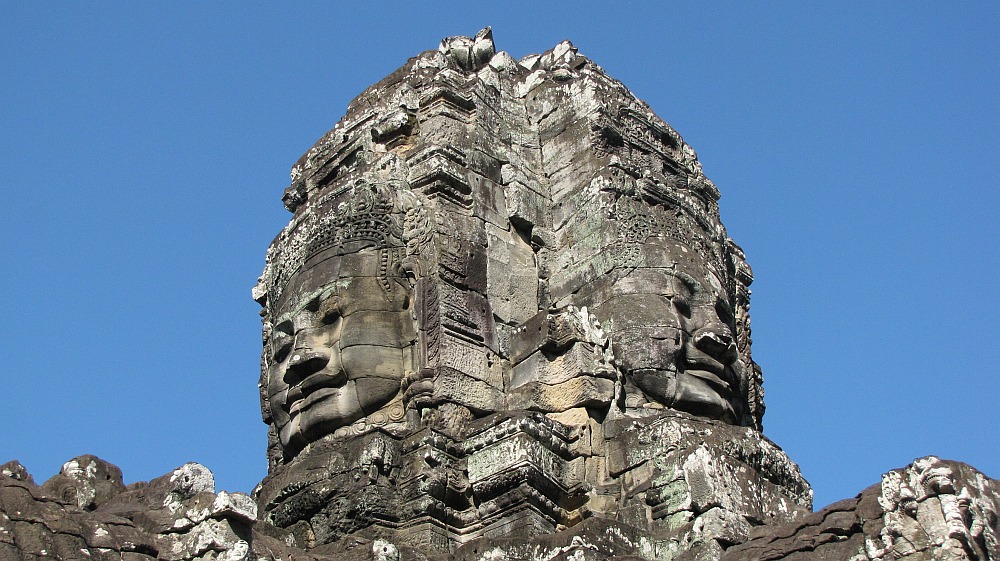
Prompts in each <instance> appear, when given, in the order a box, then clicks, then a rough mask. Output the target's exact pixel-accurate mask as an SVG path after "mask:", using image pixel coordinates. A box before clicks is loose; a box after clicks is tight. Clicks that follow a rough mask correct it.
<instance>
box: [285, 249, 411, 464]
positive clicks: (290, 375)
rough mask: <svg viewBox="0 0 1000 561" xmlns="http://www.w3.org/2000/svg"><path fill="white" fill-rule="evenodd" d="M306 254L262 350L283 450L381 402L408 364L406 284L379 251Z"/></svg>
mask: <svg viewBox="0 0 1000 561" xmlns="http://www.w3.org/2000/svg"><path fill="white" fill-rule="evenodd" d="M327 253H346V254H334V255H326V256H323V255H321V256H318V257H314V258H312V259H311V260H310V261H309V262H307V263H306V266H305V267H303V268H302V269H301V270H300V271H299V272H297V273H296V274H295V275H294V276H293V277H292V278H291V279H290V281H289V283H288V285H287V287H286V288H285V289H284V291H283V293H282V299H281V301H280V302H279V304H278V306H277V308H276V313H275V316H274V321H273V325H272V329H271V334H270V337H269V340H268V345H267V350H266V352H268V353H269V355H270V356H269V357H268V365H269V366H268V370H267V398H268V400H269V402H270V408H271V415H272V417H273V419H274V423H275V427H276V429H277V432H278V436H279V439H280V442H281V446H282V448H283V449H284V451H285V455H286V456H290V455H294V454H295V453H296V452H297V451H299V450H301V449H302V448H303V447H304V446H305V445H306V444H309V443H310V442H314V441H316V440H318V439H319V438H321V437H323V436H325V435H328V434H332V433H333V432H334V431H336V430H337V429H338V428H340V427H344V426H346V425H349V424H351V423H353V422H355V421H357V420H359V419H361V418H363V417H365V416H368V415H372V414H373V413H376V412H377V411H379V410H380V409H382V408H384V407H385V406H387V405H388V404H389V403H390V402H392V401H393V400H394V398H397V397H398V395H399V393H400V383H401V380H402V379H403V376H404V373H405V372H406V371H407V370H409V369H412V368H413V366H412V365H413V346H414V342H415V341H416V335H415V329H414V325H413V320H412V319H411V316H410V311H409V308H410V305H411V302H410V300H411V298H410V291H409V289H408V288H407V286H408V285H407V283H406V280H405V279H403V278H398V277H393V276H391V275H390V276H386V274H385V273H383V272H381V271H380V263H381V262H382V261H381V259H380V252H379V250H377V249H374V248H365V249H360V250H359V251H357V252H354V253H347V252H345V251H343V250H340V251H337V252H327Z"/></svg>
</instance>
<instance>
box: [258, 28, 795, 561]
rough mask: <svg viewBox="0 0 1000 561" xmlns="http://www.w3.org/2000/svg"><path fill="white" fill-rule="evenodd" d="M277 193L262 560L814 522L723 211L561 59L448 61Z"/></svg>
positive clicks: (670, 144) (679, 541) (662, 550)
mask: <svg viewBox="0 0 1000 561" xmlns="http://www.w3.org/2000/svg"><path fill="white" fill-rule="evenodd" d="M292 181H293V182H292V185H291V186H290V187H289V188H288V189H287V190H286V191H285V196H284V198H283V200H284V202H285V204H286V206H287V207H288V209H289V210H290V211H291V212H292V213H293V217H292V220H291V222H290V223H289V225H288V226H287V227H286V228H285V229H284V230H283V231H282V232H281V233H280V234H279V235H278V237H277V238H276V239H275V241H274V242H273V243H272V244H271V247H270V249H269V250H268V255H267V266H266V268H265V270H264V273H263V275H262V276H261V279H260V282H259V283H258V285H257V287H256V288H255V290H254V295H255V298H256V299H257V300H258V302H260V303H261V305H262V306H263V317H264V341H265V349H264V354H263V357H262V365H263V367H262V376H261V384H260V386H261V397H262V405H263V408H262V409H263V416H264V420H265V422H266V423H268V425H269V426H270V434H271V440H270V442H271V445H270V473H269V475H268V477H267V479H265V480H264V482H262V484H261V485H260V487H259V488H258V490H257V495H256V496H257V499H258V504H259V506H260V509H261V517H262V520H263V522H262V524H268V525H269V527H270V530H269V534H270V535H272V536H275V537H278V538H279V539H281V540H282V541H284V542H285V543H286V544H289V545H291V546H294V547H296V548H300V549H304V550H308V551H313V552H319V551H326V550H330V551H333V550H334V549H336V551H338V552H339V553H338V554H339V555H348V553H347V552H348V550H352V551H353V550H354V549H356V548H350V547H348V545H349V544H350V543H353V542H352V540H358V539H366V540H376V541H372V542H371V543H373V544H374V543H381V542H377V540H382V541H383V542H385V543H388V544H392V546H393V547H396V548H410V549H412V550H413V551H419V552H422V553H423V554H424V555H429V556H435V555H438V556H440V555H451V554H455V555H459V554H460V555H461V556H463V557H461V558H475V557H476V556H477V555H499V554H500V553H497V551H499V550H496V547H500V546H499V545H496V544H500V543H507V544H508V545H507V546H503V547H508V546H509V547H514V546H513V544H514V543H515V542H504V541H503V540H515V541H516V543H518V544H519V545H518V547H522V546H523V547H524V548H528V549H523V550H518V551H522V553H515V552H514V551H515V550H514V549H509V550H504V551H506V553H503V555H507V556H514V557H510V558H512V559H513V558H520V557H518V556H520V555H528V556H529V557H526V558H532V559H534V558H536V557H537V556H539V555H541V556H543V558H545V556H548V557H552V558H561V557H560V556H562V557H566V558H569V557H573V556H577V557H579V556H583V557H588V556H593V555H644V556H652V557H656V558H664V557H676V556H679V555H682V554H691V555H694V554H695V552H702V553H699V555H702V554H704V555H708V554H712V555H714V553H711V552H716V553H717V552H721V551H722V550H723V549H724V548H725V547H728V546H729V545H732V544H734V543H739V542H742V541H743V540H745V539H746V537H747V535H748V533H749V531H750V529H751V528H753V527H756V526H759V525H761V524H769V523H773V522H784V521H790V520H794V519H795V518H796V517H798V516H800V515H802V514H804V513H806V512H808V510H809V508H810V506H811V491H810V490H809V487H808V484H807V483H806V482H805V481H804V480H803V479H802V477H801V475H800V474H799V472H798V468H797V466H795V464H794V463H792V462H791V461H790V460H789V459H788V458H787V457H786V456H785V455H784V453H782V452H781V450H780V449H779V448H778V447H777V446H775V445H774V444H772V443H771V442H770V441H768V440H766V439H765V438H763V437H762V436H761V435H760V432H759V430H760V428H761V419H762V415H763V410H764V407H763V398H762V396H763V392H762V390H761V377H760V369H759V368H758V367H757V366H756V364H755V363H754V362H753V359H752V357H751V351H750V330H749V314H748V310H749V289H748V287H749V285H750V283H751V281H752V274H751V272H750V268H749V267H748V266H747V264H746V260H745V259H744V256H743V253H742V251H741V250H740V248H739V247H738V246H737V245H736V244H735V243H734V242H733V241H732V240H731V239H730V238H729V237H728V236H727V235H726V231H725V228H724V227H723V226H722V223H721V221H720V220H719V211H718V204H717V201H718V199H719V193H718V190H717V189H716V188H715V186H714V185H713V184H712V182H711V181H709V180H708V179H707V178H706V177H705V175H704V173H703V172H702V170H701V166H700V164H699V163H698V161H697V157H696V155H695V153H694V151H693V150H692V149H691V148H690V147H689V146H688V145H687V144H686V143H684V141H683V139H681V137H680V135H678V134H677V132H676V131H674V130H673V129H672V128H671V127H670V126H669V125H668V124H666V123H665V122H664V121H662V120H661V119H660V118H659V117H657V116H656V115H654V114H653V113H652V111H651V110H650V109H649V107H648V106H646V105H645V104H644V103H643V102H641V101H640V100H638V99H636V98H635V97H634V96H633V95H632V94H631V93H630V92H629V91H628V89H627V88H625V87H624V86H623V85H621V84H620V83H619V82H617V81H615V80H614V79H612V78H610V77H609V76H607V74H605V73H604V72H603V70H602V69H601V68H600V67H599V66H597V65H596V64H594V63H593V62H591V61H590V60H588V59H587V58H586V57H584V56H582V55H580V54H579V53H578V52H577V50H576V48H575V47H573V46H572V45H571V44H570V43H568V42H564V43H561V44H559V45H557V46H556V47H555V48H554V49H553V50H551V51H549V52H546V53H543V54H541V55H533V56H529V57H526V58H524V59H522V60H521V61H515V60H514V59H513V58H511V57H510V56H509V55H508V54H506V53H504V52H502V51H501V52H497V51H496V49H495V47H494V46H493V43H492V34H491V33H490V31H489V30H484V31H483V32H481V33H480V34H478V35H477V36H476V37H474V38H468V37H449V38H447V39H445V40H443V41H442V43H441V47H440V48H439V49H438V50H436V51H427V52H425V53H422V54H421V55H419V56H417V57H415V58H413V59H410V61H408V62H407V63H406V64H405V65H404V66H403V67H402V68H400V69H399V70H397V71H396V72H394V73H393V74H391V75H390V76H389V77H387V78H386V79H384V80H383V81H381V82H379V83H378V84H376V85H374V86H372V87H371V88H369V89H368V90H366V91H365V92H363V93H362V94H361V95H360V96H359V97H358V98H357V99H355V100H354V101H353V102H352V103H351V104H350V106H349V107H348V110H347V114H346V115H345V116H344V117H343V119H341V121H340V122H339V123H337V125H336V126H335V127H334V128H333V130H331V131H330V132H329V133H327V134H326V135H325V136H324V137H323V138H322V139H320V141H319V142H317V143H316V145H315V146H313V148H312V149H310V150H309V152H308V153H307V154H306V155H304V156H303V157H302V158H301V159H300V160H299V162H298V163H297V164H296V165H295V166H294V168H293V170H292ZM581 524H587V525H589V526H588V527H594V528H598V527H600V528H605V530H602V531H607V532H610V533H617V534H616V535H619V536H620V539H615V540H611V541H609V542H607V543H605V544H604V545H601V546H597V545H594V546H593V547H591V546H584V545H581V544H579V543H576V542H574V541H573V540H576V541H579V540H584V541H587V540H589V541H587V543H590V542H594V543H598V542H601V539H603V538H601V539H597V538H596V537H595V536H593V535H588V534H586V533H585V532H584V533H571V530H572V529H574V528H577V529H579V528H582V527H583V526H581ZM595 540H596V541H595ZM601 543H603V542H601ZM476 544H480V545H481V546H482V547H483V548H485V549H481V548H480V546H479V545H476ZM490 544H494V545H490ZM626 544H627V545H626ZM487 545H490V547H486V546H487ZM359 547H360V546H359ZM373 547H374V546H373ZM548 547H552V548H555V549H553V550H552V552H550V553H543V550H545V548H548ZM330 548H334V549H330ZM337 548H339V549H337ZM491 548H492V549H491ZM532 548H535V549H532ZM560 548H562V549H560ZM363 549H364V551H365V552H367V551H368V549H367V546H366V548H363ZM376 549H377V548H376ZM501 549H503V548H501ZM480 550H481V551H491V552H492V553H480ZM529 550H531V551H534V553H526V552H527V551H529ZM556 550H558V551H556ZM372 551H374V550H372ZM394 551H395V550H394ZM399 551H403V550H399ZM459 552H461V553H459ZM470 552H471V553H470ZM365 555H368V553H365ZM384 555H395V553H391V552H389V551H388V550H387V552H384Z"/></svg>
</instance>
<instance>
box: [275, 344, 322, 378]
mask: <svg viewBox="0 0 1000 561" xmlns="http://www.w3.org/2000/svg"><path fill="white" fill-rule="evenodd" d="M329 362H330V355H328V354H326V353H321V352H317V351H314V350H311V349H303V348H298V349H295V350H293V351H292V356H291V358H289V359H288V369H287V370H286V373H287V374H291V375H292V377H294V378H295V380H294V381H298V380H302V379H303V378H305V377H306V376H309V375H310V374H312V373H314V372H319V371H320V370H323V369H324V368H326V365H327V363H329ZM288 381H289V382H293V380H288Z"/></svg>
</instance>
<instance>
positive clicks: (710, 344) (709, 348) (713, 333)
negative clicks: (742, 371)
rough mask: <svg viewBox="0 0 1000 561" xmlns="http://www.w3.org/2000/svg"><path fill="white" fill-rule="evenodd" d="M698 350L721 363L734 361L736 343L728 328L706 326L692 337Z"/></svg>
mask: <svg viewBox="0 0 1000 561" xmlns="http://www.w3.org/2000/svg"><path fill="white" fill-rule="evenodd" d="M694 344H695V346H696V347H698V349H699V350H700V351H702V352H704V353H706V354H708V355H709V356H711V357H712V358H715V359H716V360H719V361H720V362H723V363H729V362H732V361H733V360H735V359H736V342H735V341H733V335H732V333H730V331H729V328H727V327H723V326H707V327H705V328H703V329H701V330H699V331H698V333H697V334H696V335H695V337H694Z"/></svg>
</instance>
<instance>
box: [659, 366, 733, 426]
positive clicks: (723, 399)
mask: <svg viewBox="0 0 1000 561" xmlns="http://www.w3.org/2000/svg"><path fill="white" fill-rule="evenodd" d="M720 382H721V381H720V380H719V378H718V377H716V376H713V375H711V374H709V373H707V372H698V371H696V372H684V373H681V374H679V375H678V377H677V393H676V397H675V399H674V403H673V405H672V407H673V408H674V409H679V410H681V411H685V412H687V413H691V414H693V415H698V416H699V417H707V418H709V419H718V420H720V421H725V422H727V423H731V424H735V423H736V422H737V419H736V412H735V411H734V410H733V405H732V403H730V401H729V397H730V396H731V395H732V391H731V390H729V387H728V385H725V386H720V385H719V383H720ZM723 394H725V395H723Z"/></svg>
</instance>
